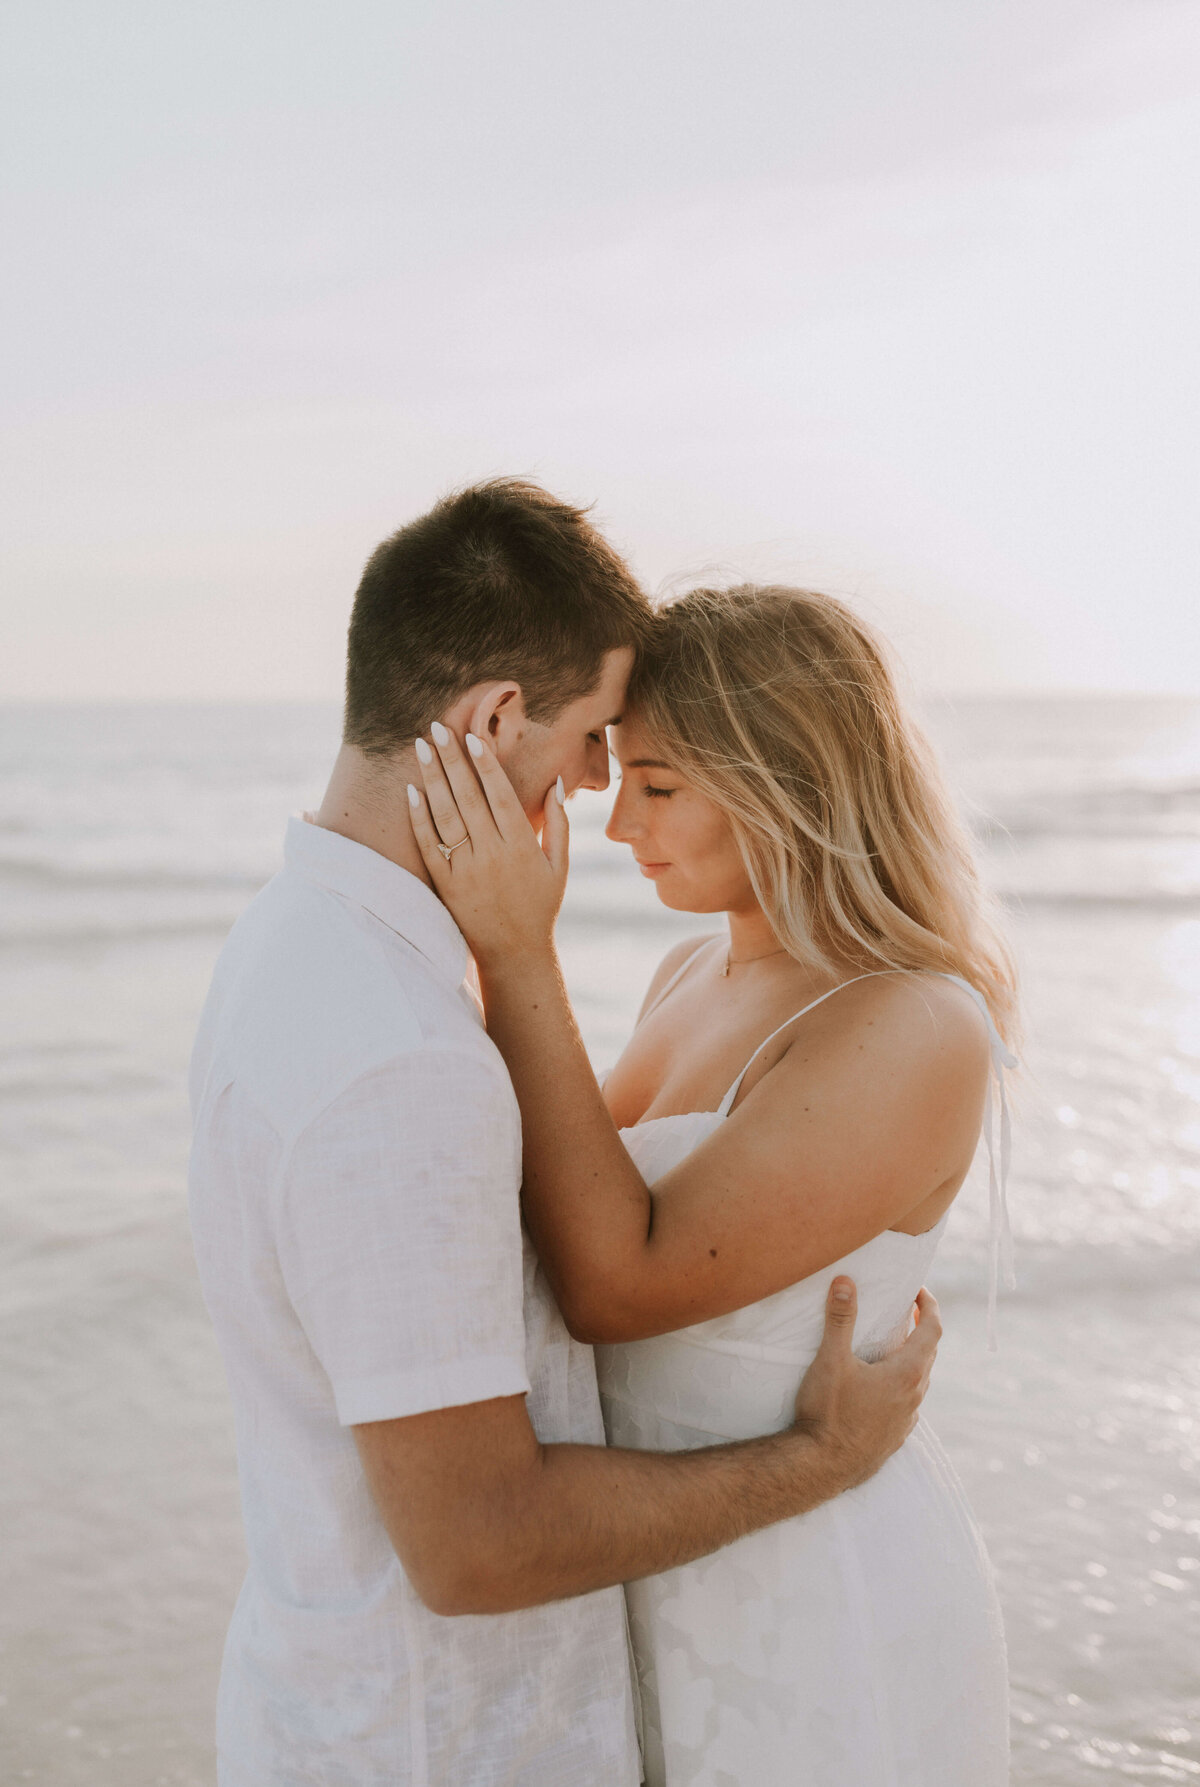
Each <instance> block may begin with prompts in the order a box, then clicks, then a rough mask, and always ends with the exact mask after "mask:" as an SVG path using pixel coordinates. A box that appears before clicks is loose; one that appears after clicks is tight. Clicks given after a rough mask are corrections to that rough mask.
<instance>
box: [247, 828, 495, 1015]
mask: <svg viewBox="0 0 1200 1787" xmlns="http://www.w3.org/2000/svg"><path fill="white" fill-rule="evenodd" d="M283 860H284V862H285V863H286V865H287V867H288V868H289V869H293V870H294V871H295V872H296V873H297V874H299V875H303V876H304V877H305V879H306V880H308V881H315V882H317V883H318V884H319V885H320V886H321V887H327V888H329V889H330V890H331V891H332V892H333V893H336V894H341V896H342V897H343V899H346V900H353V901H354V903H355V904H356V905H359V906H363V907H365V908H366V910H367V911H368V912H370V913H373V914H374V916H375V917H376V918H378V919H380V920H382V922H383V923H384V924H385V925H387V927H388V929H389V930H392V931H395V932H396V934H397V936H400V937H403V938H404V939H405V941H406V942H408V943H411V944H412V946H413V948H414V949H418V950H420V952H421V954H422V955H423V956H425V957H426V959H427V960H428V961H430V962H432V963H433V965H434V967H435V968H437V969H439V970H440V971H441V973H443V974H444V975H446V976H447V978H448V979H449V980H450V981H452V982H453V984H454V985H455V986H456V987H457V986H461V985H462V981H463V977H464V975H465V974H466V972H467V961H468V958H469V951H468V949H467V942H466V938H465V937H464V936H463V934H462V932H461V931H460V930H459V928H458V926H457V925H456V924H455V922H454V920H453V919H452V918H451V916H450V914H449V912H447V910H446V908H445V907H444V906H443V904H442V902H441V901H440V900H439V899H438V897H437V895H436V894H435V893H434V892H433V890H432V888H428V887H426V885H425V883H424V882H423V881H419V880H418V879H417V877H416V876H415V875H412V874H410V873H409V871H408V870H407V869H402V868H401V867H400V864H399V863H395V862H390V861H389V860H388V858H387V857H386V856H380V854H379V852H378V851H377V850H369V849H368V848H367V846H366V845H365V844H356V843H355V842H354V840H353V839H352V838H343V837H342V836H341V835H340V833H338V832H335V831H326V829H325V827H324V826H322V825H313V824H311V823H310V821H308V820H307V819H289V820H288V828H287V835H286V837H285V839H284V846H283Z"/></svg>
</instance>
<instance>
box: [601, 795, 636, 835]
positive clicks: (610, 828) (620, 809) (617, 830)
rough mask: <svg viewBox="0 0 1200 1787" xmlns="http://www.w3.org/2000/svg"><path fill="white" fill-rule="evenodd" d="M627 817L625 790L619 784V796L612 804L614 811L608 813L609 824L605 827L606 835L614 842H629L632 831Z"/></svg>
mask: <svg viewBox="0 0 1200 1787" xmlns="http://www.w3.org/2000/svg"><path fill="white" fill-rule="evenodd" d="M627 818H628V814H627V807H626V800H625V790H624V788H622V787H620V786H618V788H617V798H616V800H614V802H613V804H612V812H611V813H610V814H609V815H608V824H607V825H606V826H605V827H604V835H605V837H606V838H611V839H612V841H613V843H614V844H625V843H628V841H629V836H630V832H629V826H628V823H627Z"/></svg>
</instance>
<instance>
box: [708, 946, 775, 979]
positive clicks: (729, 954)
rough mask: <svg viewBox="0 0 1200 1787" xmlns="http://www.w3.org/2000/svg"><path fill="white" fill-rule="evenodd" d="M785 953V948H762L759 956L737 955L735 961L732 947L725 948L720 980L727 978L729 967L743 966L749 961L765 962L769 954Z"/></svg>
mask: <svg viewBox="0 0 1200 1787" xmlns="http://www.w3.org/2000/svg"><path fill="white" fill-rule="evenodd" d="M787 953H788V952H787V950H786V949H764V950H763V953H762V954H761V955H760V956H739V957H738V959H737V961H736V962H735V961H734V959H733V951H732V949H727V950H726V951H725V966H724V967H723V968H722V970H721V978H722V980H728V979H729V970H730V969H731V968H744V967H746V966H747V965H748V964H749V963H750V962H765V961H766V960H767V958H768V957H769V956H785V955H787Z"/></svg>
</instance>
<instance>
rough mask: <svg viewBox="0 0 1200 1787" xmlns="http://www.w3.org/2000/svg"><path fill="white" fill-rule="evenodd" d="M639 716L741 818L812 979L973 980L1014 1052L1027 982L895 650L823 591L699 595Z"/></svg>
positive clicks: (750, 859) (645, 685) (646, 676)
mask: <svg viewBox="0 0 1200 1787" xmlns="http://www.w3.org/2000/svg"><path fill="white" fill-rule="evenodd" d="M628 707H629V710H630V711H631V713H633V714H636V715H637V717H638V719H639V720H640V721H641V722H642V724H643V725H645V727H646V728H647V730H648V731H649V733H650V734H651V736H652V737H653V739H654V741H655V749H656V750H657V751H660V752H661V754H662V756H663V757H664V758H665V759H667V760H668V761H669V762H671V763H672V764H673V765H675V766H677V767H678V769H679V772H680V774H681V775H683V776H684V777H685V779H686V780H687V781H689V782H690V783H691V784H692V785H693V786H694V787H696V788H697V789H698V790H699V791H700V792H701V793H702V794H704V795H705V796H707V798H708V799H709V800H711V801H713V802H715V803H716V805H717V806H719V807H720V808H722V810H723V811H724V812H725V813H726V814H727V815H728V818H729V822H730V824H731V826H732V827H733V833H734V837H735V838H736V840H737V844H738V847H739V849H740V851H741V855H742V860H743V862H744V863H745V865H746V872H747V874H748V876H749V878H750V883H751V886H752V887H753V889H754V893H755V896H756V898H757V899H758V901H759V904H760V905H761V906H762V909H763V911H764V912H765V913H766V914H767V916H768V918H769V919H770V921H771V925H772V927H773V929H774V931H775V934H776V936H777V937H778V938H779V941H780V943H781V944H782V945H783V946H784V947H785V948H786V949H787V950H788V952H789V954H791V955H792V956H794V957H795V959H796V960H797V961H799V962H804V963H806V964H808V965H810V966H812V967H815V968H819V969H822V970H826V971H828V972H830V973H834V972H837V971H838V970H839V967H840V965H841V964H844V962H845V961H846V959H847V958H849V959H850V960H853V961H861V962H863V963H864V965H865V964H866V963H867V962H871V963H878V964H879V965H880V966H881V967H887V968H901V969H925V970H940V971H942V972H948V973H951V974H959V975H961V976H962V977H963V979H964V980H967V981H970V983H971V984H972V986H974V987H977V988H978V990H979V991H980V992H981V993H982V994H983V996H984V998H985V999H986V1001H987V1004H988V1007H989V1009H990V1010H991V1012H992V1016H993V1018H994V1019H995V1021H996V1025H997V1027H998V1029H999V1030H1000V1032H1001V1034H1002V1035H1003V1036H1004V1037H1005V1038H1006V1040H1008V1041H1010V1042H1011V1041H1012V1040H1014V1032H1015V1029H1016V1022H1017V1011H1016V1005H1017V995H1016V973H1015V969H1014V965H1013V959H1012V956H1011V953H1010V951H1009V948H1008V945H1007V943H1006V942H1005V940H1004V936H1003V934H1002V932H1001V929H1000V926H999V924H998V922H997V919H996V915H995V911H994V906H993V902H992V900H991V899H990V898H989V897H988V895H987V894H986V893H985V891H984V889H983V887H982V886H981V884H980V880H979V876H978V873H977V871H976V868H975V863H974V860H973V857H972V852H971V846H970V842H969V840H968V838H967V835H966V832H965V830H964V828H963V826H962V824H961V823H960V821H959V819H958V817H957V814H956V813H955V811H954V807H953V805H952V803H951V800H950V797H949V795H948V793H947V792H946V789H945V786H944V784H943V782H942V778H941V774H940V771H939V769H938V766H937V763H936V761H935V759H934V756H933V753H932V751H931V750H930V747H929V745H928V744H927V743H926V741H925V739H924V737H923V736H922V734H921V733H920V732H919V731H918V729H917V728H916V726H914V724H913V723H912V721H911V720H910V719H909V718H908V717H907V715H906V714H905V713H904V711H903V708H902V706H901V702H900V698H899V695H898V693H897V690H896V685H895V682H894V680H893V677H892V674H891V671H890V669H889V668H888V664H887V659H886V657H885V654H884V650H883V647H882V646H881V644H880V642H879V641H878V640H877V639H876V638H875V636H874V635H873V633H872V632H871V630H870V629H869V628H868V627H867V626H865V625H864V623H863V622H862V621H861V620H859V618H858V617H857V615H855V614H853V613H852V612H851V611H850V609H849V608H847V607H846V606H845V605H844V604H843V603H841V602H838V601H836V600H835V599H834V598H833V597H832V596H824V595H818V594H816V593H815V592H813V591H811V590H804V589H789V588H785V587H781V586H765V587H764V586H760V585H755V584H748V583H747V584H741V585H739V586H738V587H737V588H734V589H719V590H718V589H695V590H690V591H689V592H688V593H687V594H686V595H683V596H681V597H678V598H677V599H675V600H674V601H672V602H671V603H670V604H669V605H668V606H666V607H664V608H662V609H660V610H659V612H658V616H657V618H656V621H655V623H654V630H653V634H652V638H651V641H650V643H649V645H648V647H647V648H646V650H645V651H644V652H643V654H642V656H641V657H640V659H639V662H638V664H637V666H636V667H635V670H634V674H633V679H632V681H631V684H630V690H629V701H628Z"/></svg>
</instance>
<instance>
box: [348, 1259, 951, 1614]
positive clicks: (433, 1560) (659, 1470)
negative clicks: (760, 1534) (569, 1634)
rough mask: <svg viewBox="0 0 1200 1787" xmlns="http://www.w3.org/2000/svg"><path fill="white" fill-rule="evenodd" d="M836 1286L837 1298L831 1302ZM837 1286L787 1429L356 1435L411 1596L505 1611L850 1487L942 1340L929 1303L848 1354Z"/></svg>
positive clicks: (695, 1547)
mask: <svg viewBox="0 0 1200 1787" xmlns="http://www.w3.org/2000/svg"><path fill="white" fill-rule="evenodd" d="M843 1289H848V1291H849V1295H848V1297H847V1298H846V1299H845V1300H844V1301H840V1302H839V1301H838V1300H837V1299H836V1297H835V1292H837V1291H839V1290H843ZM855 1310H856V1300H855V1296H854V1287H853V1285H851V1284H850V1281H849V1280H848V1279H835V1280H834V1284H833V1286H832V1287H831V1291H830V1299H829V1302H828V1304H827V1307H826V1324H825V1336H824V1339H823V1341H822V1343H821V1349H820V1352H819V1353H818V1354H817V1357H816V1359H815V1360H814V1362H813V1365H812V1366H811V1368H810V1370H809V1372H808V1374H807V1376H806V1377H805V1379H804V1383H803V1384H802V1385H801V1388H800V1393H799V1396H798V1398H797V1404H796V1409H797V1421H796V1425H795V1426H794V1427H792V1428H789V1429H788V1430H787V1431H786V1432H785V1433H780V1434H772V1435H769V1436H768V1437H766V1438H763V1439H757V1440H745V1441H739V1442H737V1443H734V1444H731V1445H726V1446H714V1447H711V1448H707V1449H705V1450H703V1451H696V1452H673V1453H662V1452H631V1451H622V1450H618V1449H616V1448H612V1449H606V1448H604V1447H602V1446H574V1445H542V1444H540V1443H539V1441H538V1439H537V1437H536V1435H535V1433H534V1431H533V1428H532V1426H531V1425H530V1421H529V1417H528V1414H527V1413H526V1410H525V1403H524V1398H523V1397H519V1396H504V1397H498V1398H495V1399H493V1400H491V1401H488V1402H477V1403H470V1404H467V1405H465V1406H463V1407H461V1408H448V1409H438V1410H435V1411H433V1412H431V1413H428V1414H421V1415H409V1416H405V1417H402V1418H400V1419H397V1420H390V1421H375V1422H371V1423H368V1424H365V1425H362V1426H357V1427H355V1428H354V1436H355V1440H356V1441H357V1444H358V1449H359V1455H360V1457H361V1459H362V1463H363V1469H364V1471H365V1472H366V1476H367V1481H368V1483H369V1485H370V1487H371V1492H372V1494H373V1496H374V1498H375V1502H376V1504H377V1506H378V1508H379V1512H380V1515H381V1517H382V1519H383V1521H384V1524H385V1526H386V1527H387V1530H388V1533H389V1536H390V1537H391V1540H392V1543H393V1545H394V1546H395V1549H396V1553H397V1555H398V1557H399V1558H400V1561H401V1563H402V1564H403V1565H404V1568H405V1571H406V1573H407V1574H408V1576H409V1579H410V1580H411V1581H412V1583H413V1585H414V1587H415V1588H416V1590H417V1593H418V1594H419V1595H420V1596H421V1598H422V1600H423V1601H424V1602H425V1603H426V1605H427V1606H428V1607H430V1608H431V1609H432V1610H433V1612H435V1613H440V1614H447V1615H449V1614H467V1613H475V1614H478V1613H507V1612H511V1611H513V1610H514V1609H516V1608H520V1607H532V1606H537V1605H539V1604H540V1603H542V1602H544V1601H556V1600H562V1599H564V1598H566V1597H568V1596H570V1595H578V1594H586V1593H587V1592H589V1591H590V1590H593V1589H599V1588H607V1587H609V1586H610V1585H612V1584H614V1583H618V1582H628V1581H631V1580H633V1579H634V1578H636V1577H639V1576H649V1575H655V1574H657V1573H658V1572H659V1571H662V1570H668V1569H671V1568H673V1567H674V1566H675V1565H677V1564H684V1563H689V1562H690V1561H691V1560H692V1559H693V1558H697V1557H702V1556H704V1555H705V1554H707V1553H708V1552H710V1551H715V1550H717V1549H718V1548H719V1547H720V1546H722V1545H728V1544H730V1543H731V1542H732V1541H733V1540H734V1539H739V1538H741V1537H743V1536H744V1535H745V1534H746V1533H750V1532H754V1531H755V1530H756V1529H757V1528H759V1527H763V1526H769V1525H771V1524H773V1523H774V1522H775V1521H778V1520H786V1519H788V1518H789V1517H791V1516H792V1515H795V1514H802V1513H805V1512H807V1511H808V1510H809V1509H810V1508H814V1507H816V1506H817V1505H818V1504H819V1503H821V1502H823V1501H827V1500H829V1499H830V1498H831V1497H832V1496H835V1495H838V1494H840V1493H841V1491H842V1490H844V1489H848V1488H850V1487H851V1486H852V1485H853V1484H855V1483H859V1482H862V1481H863V1480H864V1479H865V1478H867V1477H869V1476H870V1475H872V1474H873V1472H874V1471H876V1470H877V1469H878V1468H879V1466H880V1465H881V1464H882V1463H883V1462H884V1460H885V1459H886V1458H887V1457H889V1456H890V1454H891V1453H892V1452H894V1451H895V1450H896V1449H897V1448H898V1447H899V1446H900V1445H901V1444H902V1443H903V1441H904V1440H905V1438H906V1437H907V1436H908V1434H909V1433H910V1432H911V1431H912V1428H913V1425H914V1423H915V1421H916V1417H917V1410H918V1408H919V1406H920V1403H921V1400H922V1398H923V1397H924V1394H925V1390H926V1388H927V1386H928V1382H929V1373H930V1370H931V1369H932V1365H933V1359H934V1355H935V1353H936V1351H937V1343H938V1340H939V1338H940V1336H941V1326H940V1323H939V1320H938V1314H937V1304H936V1303H935V1301H934V1299H933V1298H932V1297H931V1296H930V1295H929V1294H928V1292H925V1291H922V1293H921V1296H920V1298H919V1300H918V1312H919V1321H918V1325H917V1327H916V1329H915V1331H914V1332H913V1333H912V1334H911V1335H910V1336H909V1338H908V1339H907V1340H906V1341H905V1343H904V1345H903V1346H902V1347H901V1348H900V1349H899V1350H898V1351H897V1352H895V1353H893V1354H892V1356H891V1357H890V1358H889V1359H886V1360H884V1361H882V1362H881V1363H879V1364H875V1365H866V1364H863V1362H862V1361H861V1360H859V1359H856V1358H855V1357H854V1354H853V1352H852V1350H851V1341H852V1338H853V1333H854V1317H855Z"/></svg>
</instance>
